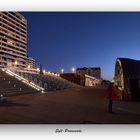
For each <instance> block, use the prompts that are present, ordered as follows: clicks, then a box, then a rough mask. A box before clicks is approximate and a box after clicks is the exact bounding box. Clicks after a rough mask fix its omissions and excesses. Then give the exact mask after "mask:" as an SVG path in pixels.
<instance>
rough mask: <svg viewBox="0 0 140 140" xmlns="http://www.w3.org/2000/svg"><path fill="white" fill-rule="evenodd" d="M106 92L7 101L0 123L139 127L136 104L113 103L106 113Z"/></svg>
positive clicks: (93, 90)
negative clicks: (125, 125)
mask: <svg viewBox="0 0 140 140" xmlns="http://www.w3.org/2000/svg"><path fill="white" fill-rule="evenodd" d="M106 95H107V93H106V88H105V87H96V88H80V89H68V90H63V91H54V92H49V93H45V94H29V95H21V96H13V97H8V98H7V100H8V102H7V103H6V104H4V105H0V123H1V124H3V123H10V124H19V123H20V124H25V123H30V124H133V123H134V124H139V123H140V102H124V101H114V103H113V111H114V112H115V113H113V114H110V113H108V112H107V103H108V101H107V99H106Z"/></svg>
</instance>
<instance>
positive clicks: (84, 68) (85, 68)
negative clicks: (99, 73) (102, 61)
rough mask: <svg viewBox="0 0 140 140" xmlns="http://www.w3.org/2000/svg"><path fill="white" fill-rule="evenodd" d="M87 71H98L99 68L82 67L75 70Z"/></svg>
mask: <svg viewBox="0 0 140 140" xmlns="http://www.w3.org/2000/svg"><path fill="white" fill-rule="evenodd" d="M87 69H92V70H100V69H101V68H100V67H88V68H87V67H83V68H77V70H87Z"/></svg>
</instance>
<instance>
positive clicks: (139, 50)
mask: <svg viewBox="0 0 140 140" xmlns="http://www.w3.org/2000/svg"><path fill="white" fill-rule="evenodd" d="M21 14H22V15H24V16H25V17H26V18H27V20H28V54H29V56H31V57H33V58H35V60H36V63H37V65H39V64H42V66H43V68H45V69H47V70H50V71H60V70H61V68H64V70H65V71H66V72H69V71H70V70H71V68H72V67H75V68H76V67H84V66H86V67H96V66H97V67H101V71H102V77H103V78H105V79H109V80H111V79H112V78H113V74H114V68H115V60H116V58H117V57H127V58H132V59H140V13H139V12H137V13H136V12H131V13H130V12H127V13H126V12H125V13H122V12H117V13H113V12H78V13H77V12H69V13H68V12H21Z"/></svg>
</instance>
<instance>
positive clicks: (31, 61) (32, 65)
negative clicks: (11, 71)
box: [26, 57, 35, 68]
mask: <svg viewBox="0 0 140 140" xmlns="http://www.w3.org/2000/svg"><path fill="white" fill-rule="evenodd" d="M26 64H27V67H30V68H35V60H34V59H33V58H31V57H27V61H26Z"/></svg>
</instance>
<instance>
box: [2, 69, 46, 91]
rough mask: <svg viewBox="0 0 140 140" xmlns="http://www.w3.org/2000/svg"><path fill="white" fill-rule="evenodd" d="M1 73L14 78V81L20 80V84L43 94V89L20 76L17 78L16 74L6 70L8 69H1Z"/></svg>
mask: <svg viewBox="0 0 140 140" xmlns="http://www.w3.org/2000/svg"><path fill="white" fill-rule="evenodd" d="M2 70H3V71H5V72H6V73H7V74H9V75H11V76H14V77H15V78H16V79H18V80H20V81H21V82H23V83H25V84H27V85H28V86H30V87H32V88H34V89H36V90H37V91H41V92H42V93H44V90H45V89H44V88H42V87H40V86H38V85H36V84H35V83H33V82H30V81H29V80H27V79H25V78H23V77H22V76H19V75H18V74H16V73H14V72H12V71H10V70H8V69H2Z"/></svg>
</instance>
